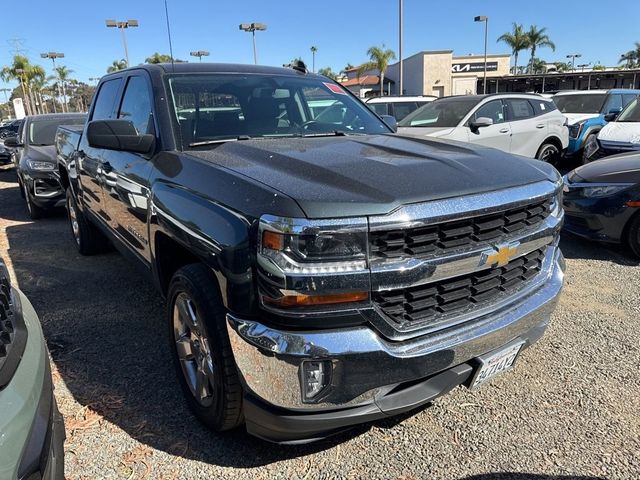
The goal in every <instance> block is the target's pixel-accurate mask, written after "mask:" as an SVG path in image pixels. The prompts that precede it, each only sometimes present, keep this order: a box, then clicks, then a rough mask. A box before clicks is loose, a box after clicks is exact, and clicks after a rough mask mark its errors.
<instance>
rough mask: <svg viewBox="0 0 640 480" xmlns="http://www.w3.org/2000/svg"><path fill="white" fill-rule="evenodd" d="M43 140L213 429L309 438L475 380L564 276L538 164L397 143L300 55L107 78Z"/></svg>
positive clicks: (543, 310) (83, 219)
mask: <svg viewBox="0 0 640 480" xmlns="http://www.w3.org/2000/svg"><path fill="white" fill-rule="evenodd" d="M310 104H311V105H313V106H314V108H310ZM318 105H326V109H325V110H322V109H318V108H317V107H318ZM59 138H60V141H59V142H58V153H59V155H58V158H59V161H60V162H61V163H60V176H61V180H62V182H63V185H64V186H65V187H66V188H67V208H68V211H69V219H70V223H71V227H72V232H73V236H74V240H75V243H76V246H77V247H78V250H79V251H80V252H81V253H83V254H91V253H95V252H96V251H99V249H100V245H101V242H102V241H103V239H104V237H105V236H106V237H108V238H109V239H110V240H111V241H112V242H113V243H114V244H115V245H116V246H117V247H118V248H119V249H120V250H121V251H122V252H123V253H125V254H126V255H127V256H129V257H130V258H132V259H133V261H135V262H138V263H139V264H140V265H141V266H142V268H143V269H144V270H145V271H146V272H148V274H149V276H150V277H151V278H152V279H153V280H154V282H155V284H156V285H157V286H158V288H159V289H160V291H161V292H162V293H163V294H164V295H165V296H166V298H167V318H166V328H167V330H168V334H169V337H170V339H171V348H172V350H173V352H174V354H175V359H176V367H177V371H178V375H179V378H180V382H181V384H182V387H183V389H184V392H185V395H186V398H187V400H188V402H189V404H190V406H191V408H192V409H193V411H194V412H195V414H196V415H197V416H198V417H199V418H200V419H201V420H202V421H203V422H204V423H206V424H207V425H208V426H209V427H211V428H213V429H216V430H226V429H229V428H232V427H235V426H237V425H239V424H241V423H242V422H243V420H244V421H246V427H247V430H248V431H249V432H250V433H252V434H254V435H257V436H259V437H262V438H265V439H268V440H271V441H278V442H300V441H310V440H314V439H318V438H322V437H325V436H327V435H330V434H332V433H335V432H337V431H340V430H342V429H344V428H346V427H348V426H350V425H353V424H356V423H360V422H365V421H369V420H373V419H376V418H384V417H387V416H388V415H392V414H396V413H399V412H404V411H408V410H411V409H414V408H416V407H418V406H420V405H424V404H427V403H428V402H430V401H431V400H433V399H434V398H436V397H437V396H439V395H441V394H443V393H445V392H447V391H448V390H450V389H452V388H453V387H455V386H457V385H461V384H464V385H467V386H470V387H476V386H478V385H480V384H482V383H484V382H485V381H487V380H488V379H490V378H492V377H493V376H494V375H496V374H498V373H500V372H502V371H504V370H507V369H509V368H510V367H511V366H512V365H513V363H514V361H515V358H516V357H517V355H518V354H519V353H520V352H521V351H522V350H523V349H524V348H526V347H528V346H529V345H531V344H532V343H533V342H535V341H536V340H537V339H538V338H540V336H541V335H542V334H543V332H544V331H545V329H546V327H547V324H548V322H549V316H550V314H551V312H552V311H553V309H554V306H555V304H556V300H557V298H558V294H559V292H560V289H561V287H562V283H563V269H564V267H563V260H562V255H561V253H560V251H559V249H558V232H559V229H560V226H561V224H562V216H563V213H562V208H561V202H560V201H559V198H560V195H561V191H562V181H561V178H560V176H559V175H558V173H557V172H556V171H555V169H554V168H553V167H551V166H550V165H546V164H544V163H542V162H538V161H535V160H527V159H525V158H523V157H515V156H512V155H509V154H506V153H503V152H499V151H496V150H492V149H487V148H481V147H475V146H470V145H466V144H459V143H446V142H443V141H438V140H431V139H426V138H425V139H409V138H403V137H400V136H396V135H394V134H393V132H392V131H391V129H390V128H388V127H387V126H386V125H385V124H384V123H383V122H382V121H380V119H379V118H378V117H376V116H375V115H374V114H373V113H371V112H370V111H369V110H368V109H367V108H366V107H365V106H364V105H362V104H361V103H360V102H359V101H358V100H357V99H356V98H355V97H353V96H352V95H351V94H350V93H349V92H347V91H346V90H345V89H343V88H342V87H341V86H340V85H338V84H336V83H334V82H331V81H329V80H328V79H327V78H325V77H321V76H317V75H312V74H309V73H307V72H306V71H305V69H304V68H301V66H297V67H296V68H294V69H282V68H267V67H254V66H241V65H216V64H176V65H174V66H172V65H144V66H140V67H135V68H130V69H127V70H123V71H120V72H117V73H115V74H111V75H108V76H106V77H104V78H103V79H102V80H101V82H100V84H99V86H98V90H97V94H96V97H95V99H94V101H93V105H92V106H91V110H90V113H89V121H88V123H87V125H86V127H85V129H84V132H83V133H82V135H79V134H78V133H77V132H74V131H73V130H72V129H66V128H61V129H60V130H59ZM63 138H64V141H63V140H62V139H63Z"/></svg>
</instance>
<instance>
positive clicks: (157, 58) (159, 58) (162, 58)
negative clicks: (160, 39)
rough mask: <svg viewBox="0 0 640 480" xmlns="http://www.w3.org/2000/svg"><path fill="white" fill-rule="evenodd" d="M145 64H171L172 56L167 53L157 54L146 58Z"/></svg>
mask: <svg viewBox="0 0 640 480" xmlns="http://www.w3.org/2000/svg"><path fill="white" fill-rule="evenodd" d="M144 62H145V63H171V55H167V54H166V53H158V52H155V53H154V54H153V55H151V56H150V57H148V58H146V59H145V61H144Z"/></svg>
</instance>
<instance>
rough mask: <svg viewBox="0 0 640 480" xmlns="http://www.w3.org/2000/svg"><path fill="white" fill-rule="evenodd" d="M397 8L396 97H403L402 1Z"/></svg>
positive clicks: (401, 0) (400, 0)
mask: <svg viewBox="0 0 640 480" xmlns="http://www.w3.org/2000/svg"><path fill="white" fill-rule="evenodd" d="M398 7H399V9H400V12H399V15H398V20H399V25H398V35H399V38H398V54H399V55H400V62H399V64H398V70H399V73H398V90H399V91H398V95H400V96H402V95H404V60H403V59H402V41H403V36H404V1H403V0H398Z"/></svg>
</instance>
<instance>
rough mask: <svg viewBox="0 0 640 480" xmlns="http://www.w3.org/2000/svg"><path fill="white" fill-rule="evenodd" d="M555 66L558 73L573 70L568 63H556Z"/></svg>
mask: <svg viewBox="0 0 640 480" xmlns="http://www.w3.org/2000/svg"><path fill="white" fill-rule="evenodd" d="M553 64H554V65H555V66H556V70H557V71H558V73H562V72H568V71H569V70H571V65H570V64H568V63H567V62H554V63H553Z"/></svg>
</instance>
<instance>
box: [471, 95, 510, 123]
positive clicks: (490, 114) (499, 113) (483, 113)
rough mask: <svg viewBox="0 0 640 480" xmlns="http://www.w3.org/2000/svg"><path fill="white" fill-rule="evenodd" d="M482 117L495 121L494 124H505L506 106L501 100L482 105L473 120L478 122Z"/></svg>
mask: <svg viewBox="0 0 640 480" xmlns="http://www.w3.org/2000/svg"><path fill="white" fill-rule="evenodd" d="M480 117H487V118H490V119H491V120H493V123H494V124H496V123H503V122H504V106H503V104H502V101H501V100H492V101H490V102H487V103H485V104H484V105H482V106H481V107H480V108H478V110H476V113H474V114H473V120H477V119H478V118H480Z"/></svg>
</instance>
